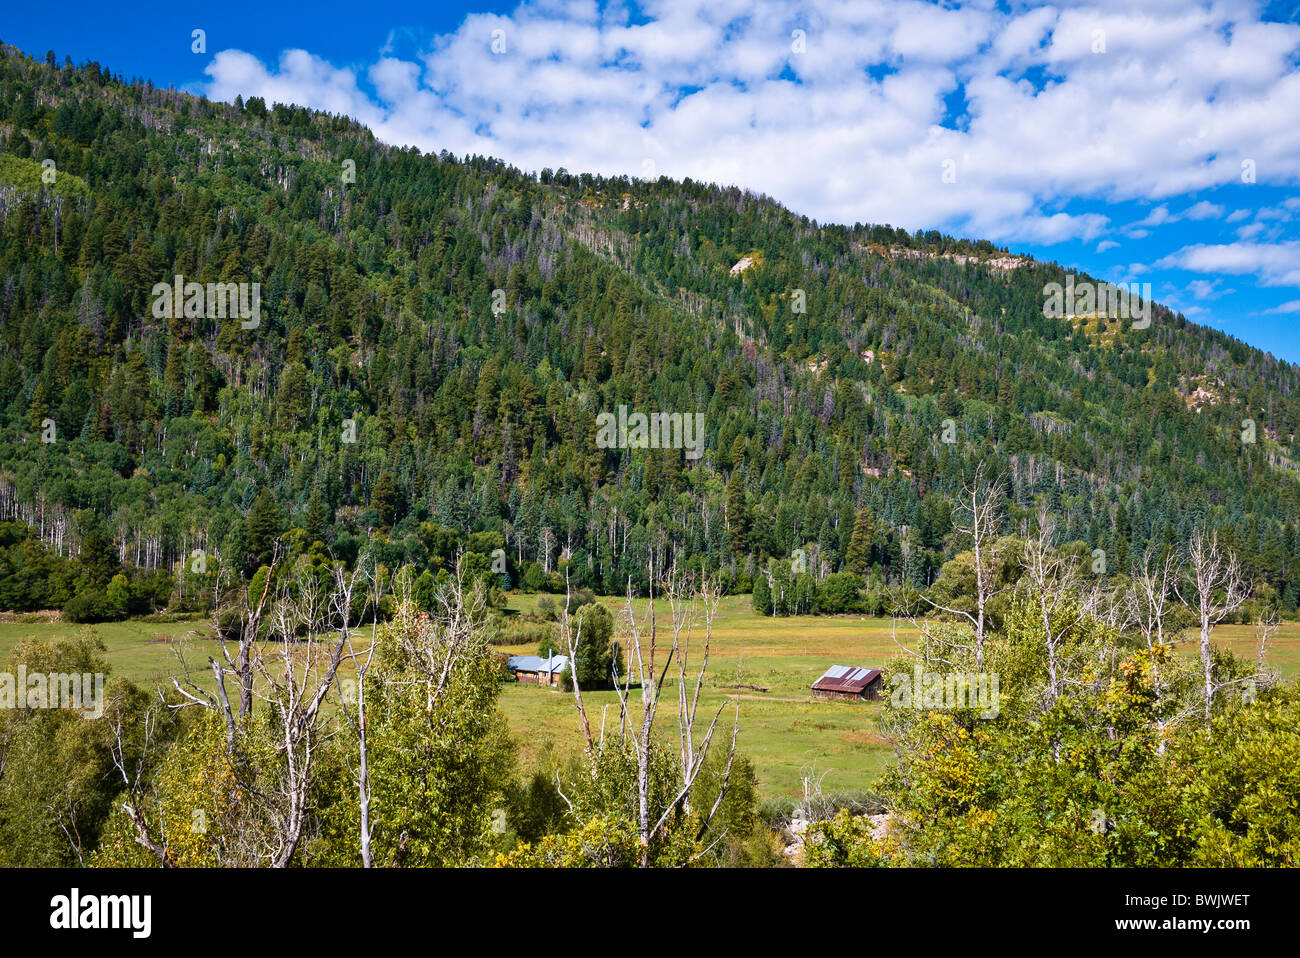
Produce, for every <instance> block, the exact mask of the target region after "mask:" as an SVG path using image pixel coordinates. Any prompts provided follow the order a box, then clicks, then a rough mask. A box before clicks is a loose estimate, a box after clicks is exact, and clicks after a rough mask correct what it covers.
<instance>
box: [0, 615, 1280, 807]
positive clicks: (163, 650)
mask: <svg viewBox="0 0 1300 958" xmlns="http://www.w3.org/2000/svg"><path fill="white" fill-rule="evenodd" d="M600 601H602V602H603V603H605V604H606V605H607V606H609V608H610V609H611V611H613V612H614V613H615V615H616V617H617V615H618V614H619V612H620V611H621V608H622V601H621V600H619V599H616V598H608V599H601V600H600ZM509 607H510V609H511V610H512V611H514V612H532V611H535V610H536V608H537V596H535V595H512V596H510V599H509ZM636 609H637V614H638V616H639V617H644V616H645V615H646V614H647V603H646V602H645V601H639V602H637V603H636ZM658 615H659V636H660V642H661V643H662V642H666V641H670V639H671V630H670V627H669V626H670V619H669V618H668V610H667V607H666V605H664V604H662V603H660V604H659V608H658ZM893 628H894V624H893V623H892V621H891V620H889V619H873V618H867V617H858V616H846V617H841V618H830V617H812V616H799V617H790V618H779V619H773V618H768V617H761V616H758V615H755V614H754V612H753V611H752V609H751V608H750V603H749V597H748V596H729V597H727V598H725V599H724V600H723V601H722V604H721V607H720V609H719V615H718V618H717V620H716V622H715V625H714V635H713V646H712V650H711V656H710V662H709V677H708V680H707V684H706V687H705V690H704V693H703V695H702V704H701V706H700V713H701V715H703V714H705V713H706V712H707V713H708V714H709V715H712V714H713V712H715V711H716V710H717V709H718V707H719V706H725V708H724V711H723V719H722V723H725V729H720V731H719V733H718V734H719V735H720V736H723V737H724V738H725V737H726V736H724V735H723V732H724V730H725V732H726V735H727V736H729V734H730V719H731V716H732V715H733V714H734V708H735V707H736V706H738V707H739V709H740V740H739V741H740V748H741V749H742V750H743V751H744V753H745V754H746V755H748V756H749V758H750V759H751V760H752V761H753V763H754V765H755V768H756V769H757V771H758V776H759V787H760V789H761V791H762V793H763V794H764V795H765V796H768V797H779V796H791V795H797V794H798V793H799V790H800V780H801V778H802V777H803V776H804V775H810V774H811V775H815V776H816V777H818V778H821V780H822V786H823V788H824V789H826V790H827V791H830V792H845V791H858V790H861V789H864V788H869V787H870V786H871V784H872V783H873V782H874V781H875V780H876V778H877V777H878V775H879V774H880V772H881V770H882V769H883V768H884V767H885V765H886V763H887V762H888V761H889V759H890V758H891V756H892V751H891V749H890V747H889V745H888V743H887V742H885V741H883V740H882V739H881V738H880V734H879V727H878V722H877V718H878V716H879V714H880V706H879V705H877V704H875V703H852V702H835V701H823V700H818V699H813V698H812V697H811V696H810V695H809V691H808V690H809V686H810V685H811V684H812V682H813V681H814V680H815V679H816V678H817V677H818V676H819V675H820V674H821V673H822V672H823V671H825V670H826V668H827V667H828V666H830V665H835V664H840V665H864V666H879V665H881V664H883V663H884V662H885V661H887V660H889V659H890V658H892V657H894V655H895V654H896V653H897V650H898V647H897V645H896V644H895V642H894V639H893V637H892V631H893ZM86 629H89V630H91V631H93V632H94V633H95V634H97V635H98V636H99V637H100V638H102V639H103V641H104V644H105V645H106V646H107V648H108V659H109V662H110V664H111V665H112V667H113V669H114V672H115V673H116V674H122V675H126V676H127V677H129V678H131V679H132V680H134V681H136V682H138V683H140V684H143V685H146V686H151V685H155V684H166V685H169V684H170V677H171V676H172V675H175V674H179V671H180V669H179V665H178V664H177V659H176V656H175V649H176V641H177V639H179V638H181V637H186V645H187V652H186V654H187V658H188V659H189V661H190V663H191V666H192V667H193V668H194V669H195V677H196V679H197V680H198V681H199V683H200V684H201V685H203V686H204V687H211V683H212V679H211V675H210V673H208V672H207V671H206V670H205V668H203V666H204V663H205V661H206V657H207V656H208V655H209V654H213V653H214V652H215V646H214V645H213V644H212V641H211V640H210V639H204V638H201V637H200V636H201V635H203V634H207V633H210V629H209V628H208V625H207V623H206V622H204V621H202V620H193V621H184V622H173V623H156V622H114V623H105V624H102V625H95V626H76V625H70V624H60V623H16V622H4V623H0V656H6V657H7V656H8V653H9V651H10V650H11V649H12V648H13V646H14V644H15V643H16V642H18V641H19V640H20V639H21V638H23V637H26V636H40V637H44V638H57V637H59V636H64V635H70V634H76V633H78V632H79V631H81V630H86ZM913 634H914V633H913V632H911V630H909V629H908V628H906V627H905V626H903V625H902V624H899V626H898V637H899V638H900V639H902V640H903V641H907V639H908V638H909V636H911V635H913ZM702 639H703V633H702V632H700V631H699V630H697V631H696V632H695V634H694V635H693V636H692V656H693V658H692V661H693V662H697V661H698V656H699V655H700V654H701V652H702V648H701V646H700V643H701V642H702ZM1190 639H1191V637H1189V641H1186V642H1184V643H1183V645H1182V646H1180V649H1179V652H1180V654H1184V655H1195V654H1196V649H1195V642H1194V641H1191V640H1190ZM1215 640H1216V641H1217V642H1219V643H1221V644H1223V645H1225V646H1227V647H1228V648H1230V649H1232V651H1233V652H1235V653H1236V654H1238V655H1241V656H1245V657H1247V658H1250V659H1252V660H1253V659H1254V658H1255V637H1254V630H1253V628H1251V627H1250V626H1221V627H1220V628H1219V629H1217V630H1216V631H1215ZM501 648H502V651H507V652H511V653H532V652H535V651H536V647H535V645H534V644H531V643H530V644H527V645H520V646H502V647H501ZM660 661H662V659H661V660H660ZM1268 662H1269V664H1270V665H1271V666H1273V667H1274V668H1276V669H1278V670H1279V671H1280V672H1281V673H1282V674H1283V675H1285V676H1287V677H1288V678H1295V677H1296V676H1297V675H1300V623H1295V622H1290V623H1286V624H1285V625H1284V626H1283V627H1282V629H1281V631H1280V633H1279V634H1278V635H1277V636H1276V637H1275V638H1274V640H1273V642H1272V644H1271V648H1270V650H1269V654H1268ZM350 671H351V669H348V668H346V667H345V669H344V673H345V674H346V673H349V672H350ZM674 674H675V669H674ZM671 679H672V676H670V682H669V683H668V685H667V687H666V688H665V690H664V696H665V698H664V701H663V705H662V706H661V711H660V719H659V722H660V725H661V728H662V731H663V733H664V734H665V736H675V735H676V717H675V716H676V710H677V706H676V695H677V693H676V686H675V684H673V683H672V681H671ZM734 686H750V688H734ZM754 687H756V688H754ZM759 689H765V690H766V691H759ZM636 696H637V693H636V691H635V690H634V691H633V697H634V700H635V699H636ZM586 698H587V700H588V703H589V706H588V707H589V714H590V715H591V717H592V721H593V723H594V724H595V725H596V727H597V729H598V728H599V724H600V722H601V719H602V716H603V718H604V720H605V722H606V725H607V734H616V733H617V717H618V705H617V697H616V695H615V693H613V692H592V693H589V694H588V695H587V696H586ZM501 707H502V709H503V711H504V712H505V714H506V716H507V718H508V720H509V722H510V727H511V730H512V733H513V735H514V737H515V739H516V740H517V742H518V743H519V746H520V752H521V757H522V761H523V764H524V767H525V768H529V767H531V766H533V765H535V764H536V763H537V762H539V761H540V760H542V759H543V758H544V757H545V756H547V755H548V754H551V753H554V754H559V755H565V754H572V753H574V752H576V751H577V750H578V749H579V748H580V747H581V734H580V732H579V728H578V720H577V714H576V712H575V710H574V707H573V702H572V699H571V697H570V696H569V695H567V694H565V693H563V692H560V691H558V690H551V689H546V688H538V687H536V686H530V685H521V684H514V683H509V684H506V685H505V686H504V687H503V689H502V695H501Z"/></svg>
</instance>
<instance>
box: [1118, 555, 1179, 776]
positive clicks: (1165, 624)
mask: <svg viewBox="0 0 1300 958" xmlns="http://www.w3.org/2000/svg"><path fill="white" fill-rule="evenodd" d="M1177 579H1178V559H1177V557H1176V556H1175V555H1174V554H1173V553H1172V552H1170V553H1167V554H1166V555H1165V557H1164V559H1163V560H1160V561H1158V562H1157V561H1156V560H1155V558H1154V556H1153V555H1152V552H1151V550H1147V552H1146V553H1145V554H1144V555H1143V556H1142V566H1141V568H1140V569H1139V570H1138V571H1137V572H1135V573H1134V575H1133V576H1132V579H1131V582H1130V585H1129V588H1128V589H1127V590H1126V592H1125V593H1124V601H1123V606H1124V614H1125V618H1126V620H1127V623H1131V624H1132V625H1133V626H1134V627H1135V628H1136V629H1137V630H1138V632H1139V633H1140V634H1141V635H1142V638H1143V640H1145V642H1146V646H1147V649H1148V650H1154V649H1155V648H1156V647H1157V646H1164V645H1165V644H1166V641H1167V640H1166V635H1167V633H1168V631H1169V629H1170V628H1171V626H1172V624H1173V620H1174V614H1175V611H1176V604H1175V602H1174V585H1175V583H1176V582H1177ZM1151 680H1152V685H1153V687H1154V689H1155V693H1156V711H1157V712H1158V713H1159V717H1158V718H1157V719H1156V727H1157V729H1158V730H1159V732H1160V744H1159V746H1158V750H1159V752H1160V754H1164V752H1165V750H1166V747H1167V743H1166V741H1165V729H1166V727H1167V726H1168V724H1169V719H1168V717H1166V716H1165V715H1164V706H1165V702H1166V699H1167V697H1168V694H1169V690H1168V689H1167V688H1166V684H1165V680H1164V675H1163V673H1162V672H1161V669H1160V660H1159V658H1158V657H1157V656H1155V655H1152V657H1151Z"/></svg>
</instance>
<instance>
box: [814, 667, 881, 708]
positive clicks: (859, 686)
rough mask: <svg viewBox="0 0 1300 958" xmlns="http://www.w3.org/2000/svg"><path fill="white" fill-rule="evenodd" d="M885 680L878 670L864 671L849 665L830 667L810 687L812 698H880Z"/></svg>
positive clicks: (862, 699)
mask: <svg viewBox="0 0 1300 958" xmlns="http://www.w3.org/2000/svg"><path fill="white" fill-rule="evenodd" d="M884 685H885V679H884V676H883V675H882V674H881V672H880V669H864V668H859V667H855V666H851V665H832V666H831V667H830V668H829V669H827V670H826V673H825V674H824V675H823V676H822V677H821V678H819V679H818V680H817V681H816V682H814V683H813V685H812V694H813V697H814V698H819V699H857V700H858V701H865V700H866V699H878V698H880V692H881V690H882V689H883V688H884Z"/></svg>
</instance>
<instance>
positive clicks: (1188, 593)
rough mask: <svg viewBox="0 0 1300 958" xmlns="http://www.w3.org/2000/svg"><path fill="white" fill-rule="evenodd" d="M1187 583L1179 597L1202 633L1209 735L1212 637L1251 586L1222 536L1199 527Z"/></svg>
mask: <svg viewBox="0 0 1300 958" xmlns="http://www.w3.org/2000/svg"><path fill="white" fill-rule="evenodd" d="M1187 561H1188V564H1189V568H1188V570H1187V581H1186V582H1182V583H1175V589H1176V591H1177V593H1178V597H1179V598H1180V599H1181V600H1182V601H1183V603H1184V604H1186V605H1188V606H1190V607H1191V609H1192V611H1193V612H1194V613H1195V614H1196V618H1197V622H1198V624H1199V625H1200V631H1201V668H1202V669H1203V670H1204V674H1205V685H1204V701H1205V725H1206V733H1207V734H1208V733H1209V730H1210V721H1211V718H1212V708H1213V705H1214V693H1215V691H1216V686H1215V682H1214V658H1213V654H1212V652H1213V650H1212V647H1211V645H1210V635H1211V633H1212V632H1213V631H1214V627H1215V626H1216V625H1218V624H1219V623H1220V622H1222V621H1223V620H1224V619H1225V618H1227V617H1228V616H1229V615H1231V614H1232V613H1233V612H1235V611H1236V610H1237V609H1238V608H1240V607H1241V604H1242V603H1243V602H1245V601H1246V598H1247V597H1248V595H1249V594H1250V586H1249V583H1248V582H1247V579H1246V574H1245V572H1244V571H1243V570H1242V567H1241V563H1240V562H1239V561H1238V559H1237V557H1236V555H1234V554H1233V553H1232V552H1231V551H1230V550H1228V549H1226V548H1224V547H1223V546H1221V545H1219V534H1218V532H1217V531H1215V532H1207V531H1206V530H1205V529H1204V528H1199V529H1197V530H1196V531H1195V532H1193V533H1192V537H1191V539H1190V540H1189V542H1188V543H1187Z"/></svg>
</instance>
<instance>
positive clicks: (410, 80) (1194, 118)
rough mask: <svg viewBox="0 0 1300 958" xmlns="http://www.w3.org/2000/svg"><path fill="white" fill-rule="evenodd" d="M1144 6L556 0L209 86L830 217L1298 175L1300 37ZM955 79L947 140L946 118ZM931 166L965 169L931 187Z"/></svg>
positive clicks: (1179, 193)
mask: <svg viewBox="0 0 1300 958" xmlns="http://www.w3.org/2000/svg"><path fill="white" fill-rule="evenodd" d="M1143 6H1144V8H1145V10H1146V12H1141V13H1139V12H1135V11H1134V10H1133V9H1132V6H1131V4H1127V3H1122V2H1120V0H1098V2H1095V3H1091V4H1088V5H1086V6H1076V5H1072V4H1062V5H1058V7H1043V8H1038V9H1034V10H1030V11H1019V10H1014V9H1013V11H1012V12H1010V13H1007V12H1003V10H1002V9H999V8H998V7H995V6H994V5H993V4H992V3H988V2H979V3H977V4H974V5H972V6H967V7H964V8H961V9H948V8H946V7H941V6H937V5H935V4H932V3H926V2H920V0H909V2H896V0H853V2H842V0H805V2H790V0H708V2H705V0H648V2H646V3H643V4H642V5H641V7H640V10H641V13H642V14H643V19H644V22H636V23H634V22H631V21H630V20H629V19H628V16H627V13H626V11H625V10H624V9H623V8H622V7H620V6H610V7H606V8H605V9H603V10H602V9H598V8H597V6H596V5H595V4H594V3H591V2H580V3H563V2H560V0H552V2H542V3H523V4H522V5H521V6H519V7H518V8H516V9H515V10H514V11H513V12H512V13H510V14H508V15H505V16H501V15H496V14H472V15H470V16H468V17H466V19H465V20H464V22H463V23H462V25H461V26H460V27H459V29H457V30H456V31H455V32H453V33H450V34H446V35H443V36H439V37H437V38H436V39H435V40H434V41H433V42H432V43H431V44H429V45H428V47H427V49H426V51H425V52H424V53H423V55H422V56H421V57H420V58H419V59H416V60H409V59H406V60H404V59H402V58H400V57H399V56H398V55H397V54H395V53H394V50H393V46H392V44H391V43H390V44H389V45H387V46H386V47H385V49H384V51H382V52H381V53H377V55H376V58H375V61H374V62H373V63H372V64H370V65H368V67H366V68H363V69H359V70H357V71H354V70H351V69H347V68H340V67H335V66H333V65H331V64H329V63H327V62H326V61H324V60H322V59H320V58H318V57H315V56H313V55H312V54H310V53H308V52H306V51H302V50H291V51H286V52H285V53H284V54H282V55H281V57H280V61H279V63H278V64H277V65H276V67H275V68H274V69H268V68H267V67H266V66H264V65H263V64H262V63H260V62H259V61H258V60H257V59H256V58H255V57H253V56H251V55H249V54H247V53H243V52H241V51H238V50H226V51H222V52H221V53H219V54H217V55H216V56H215V57H214V58H213V60H212V62H211V63H210V64H209V66H208V68H207V73H208V77H209V80H208V82H207V84H206V88H205V90H204V92H206V93H207V94H208V95H209V96H210V97H212V98H214V99H221V100H231V99H233V98H234V96H235V95H236V94H243V95H244V96H245V97H247V96H249V95H260V96H263V97H266V98H267V99H268V101H270V100H282V101H289V102H294V103H300V104H305V105H309V106H314V107H319V108H322V109H326V110H329V111H332V112H339V113H347V114H350V115H352V116H355V117H356V118H357V119H358V120H360V121H361V122H363V123H365V124H367V125H368V126H370V127H372V128H373V129H374V130H375V132H376V134H377V135H378V136H379V137H380V138H381V139H383V140H385V141H387V142H391V143H395V144H398V145H408V144H413V145H416V146H419V147H420V148H422V149H425V150H430V151H436V150H441V149H447V150H450V151H451V152H453V153H456V154H458V155H459V154H466V153H478V154H490V155H495V156H501V157H504V158H505V159H507V160H508V161H509V162H511V163H514V164H516V165H518V166H520V167H523V168H524V169H533V170H537V169H541V168H543V167H552V168H556V167H559V166H565V167H567V168H568V169H570V170H590V171H593V172H600V173H608V174H617V173H628V174H631V175H641V173H642V170H643V162H644V161H645V160H646V159H650V160H653V162H654V166H655V170H656V173H660V174H666V175H669V176H674V177H684V176H690V177H693V178H696V179H702V180H715V181H719V182H722V183H729V184H730V183H734V184H739V185H743V186H745V187H747V188H749V189H752V190H755V191H757V192H763V193H766V194H768V195H770V196H773V197H775V198H776V199H778V200H780V201H781V202H783V203H785V204H787V205H789V206H790V207H792V208H793V209H796V210H798V211H799V212H802V213H806V214H808V215H810V216H813V217H816V218H817V219H820V220H823V221H834V222H854V221H864V222H877V223H880V222H888V223H892V224H894V225H900V226H905V227H907V228H909V229H915V228H920V227H924V228H947V229H952V230H954V231H959V232H965V233H968V234H971V235H978V236H987V237H989V238H992V239H1016V240H1019V241H1026V242H1041V243H1054V242H1060V241H1064V240H1070V239H1083V240H1091V239H1095V238H1097V237H1098V236H1099V235H1101V234H1102V233H1104V232H1105V231H1106V230H1107V229H1108V228H1109V226H1110V224H1109V220H1108V218H1107V217H1106V216H1105V215H1104V214H1102V213H1098V212H1079V211H1077V210H1074V209H1066V208H1065V207H1066V204H1068V203H1069V202H1071V201H1079V200H1083V201H1094V202H1104V203H1116V202H1124V201H1133V200H1136V201H1141V202H1144V203H1154V204H1156V205H1155V207H1154V208H1153V210H1152V212H1151V214H1149V215H1148V217H1147V220H1144V221H1143V223H1142V224H1134V225H1133V227H1132V230H1133V231H1132V232H1131V233H1130V235H1133V236H1135V237H1137V236H1140V235H1145V233H1146V232H1148V231H1149V229H1148V228H1149V227H1156V226H1159V225H1161V224H1162V223H1170V222H1174V221H1176V220H1177V219H1179V218H1187V219H1193V220H1204V219H1214V218H1217V217H1220V216H1222V214H1223V208H1222V207H1220V206H1218V205H1215V204H1213V203H1210V202H1208V201H1204V200H1202V201H1200V202H1197V203H1194V204H1193V205H1191V206H1190V207H1187V208H1186V209H1184V210H1182V211H1181V212H1171V209H1174V208H1177V207H1178V206H1179V205H1181V204H1178V203H1174V202H1171V201H1172V200H1175V199H1177V198H1181V197H1183V196H1184V195H1186V194H1190V193H1194V192H1196V191H1199V190H1207V189H1211V188H1214V187H1216V186H1222V185H1226V184H1239V183H1240V176H1241V163H1242V161H1243V159H1246V158H1249V159H1251V160H1253V161H1254V162H1255V163H1256V165H1257V169H1258V171H1259V179H1260V182H1261V183H1273V184H1278V183H1284V184H1285V183H1291V184H1294V183H1296V182H1298V181H1300V124H1295V123H1280V122H1279V118H1280V117H1285V116H1290V115H1292V114H1293V112H1294V104H1295V103H1296V102H1300V70H1298V69H1297V66H1296V61H1295V56H1296V53H1297V50H1300V26H1296V25H1293V24H1279V23H1259V22H1256V15H1257V13H1256V6H1255V4H1253V3H1251V2H1249V0H1216V2H1214V3H1211V4H1208V5H1205V6H1200V7H1193V8H1188V7H1186V6H1185V4H1183V3H1181V2H1176V0H1168V2H1165V0H1158V2H1149V3H1146V4H1144V5H1143ZM1013 7H1014V5H1013ZM795 29H799V30H803V31H804V32H805V35H806V50H805V52H802V53H797V52H795V51H794V50H793V49H792V40H791V32H792V31H793V30H795ZM493 30H502V31H504V37H505V42H506V52H505V53H504V54H494V53H493V52H492V48H491V45H492V31H493ZM1095 30H1103V31H1104V32H1105V43H1106V52H1105V53H1102V54H1097V53H1094V52H1093V46H1094V31H1095ZM882 67H883V68H884V69H885V70H886V75H884V76H880V73H879V68H882ZM890 71H892V72H890ZM1025 71H1033V72H1030V73H1029V74H1026V72H1025ZM1038 71H1045V76H1046V78H1047V79H1046V80H1045V81H1040V79H1039V75H1038ZM873 77H879V79H877V78H873ZM362 81H364V88H363V82H362ZM959 88H960V89H962V90H964V94H965V99H966V106H965V110H964V112H965V114H966V115H967V117H968V125H966V126H964V127H963V129H961V130H958V129H953V128H951V127H950V126H946V125H945V123H946V122H948V121H949V117H948V116H947V110H946V106H945V97H947V96H949V95H950V94H952V93H954V92H955V91H957V90H958V89H959ZM945 160H952V161H953V162H954V164H955V168H956V171H957V180H956V182H955V183H951V184H945V183H943V182H941V178H940V177H941V172H942V164H943V162H944V161H945ZM1288 208H1290V207H1288ZM1049 211H1050V212H1049ZM1159 211H1163V212H1159ZM1236 215H1237V214H1235V213H1234V214H1232V216H1230V217H1229V220H1230V221H1231V220H1232V218H1233V217H1235V216H1236ZM1157 216H1159V217H1163V218H1162V219H1159V220H1155V219H1153V217H1157ZM1148 221H1150V222H1148ZM1109 242H1114V241H1113V240H1109Z"/></svg>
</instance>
